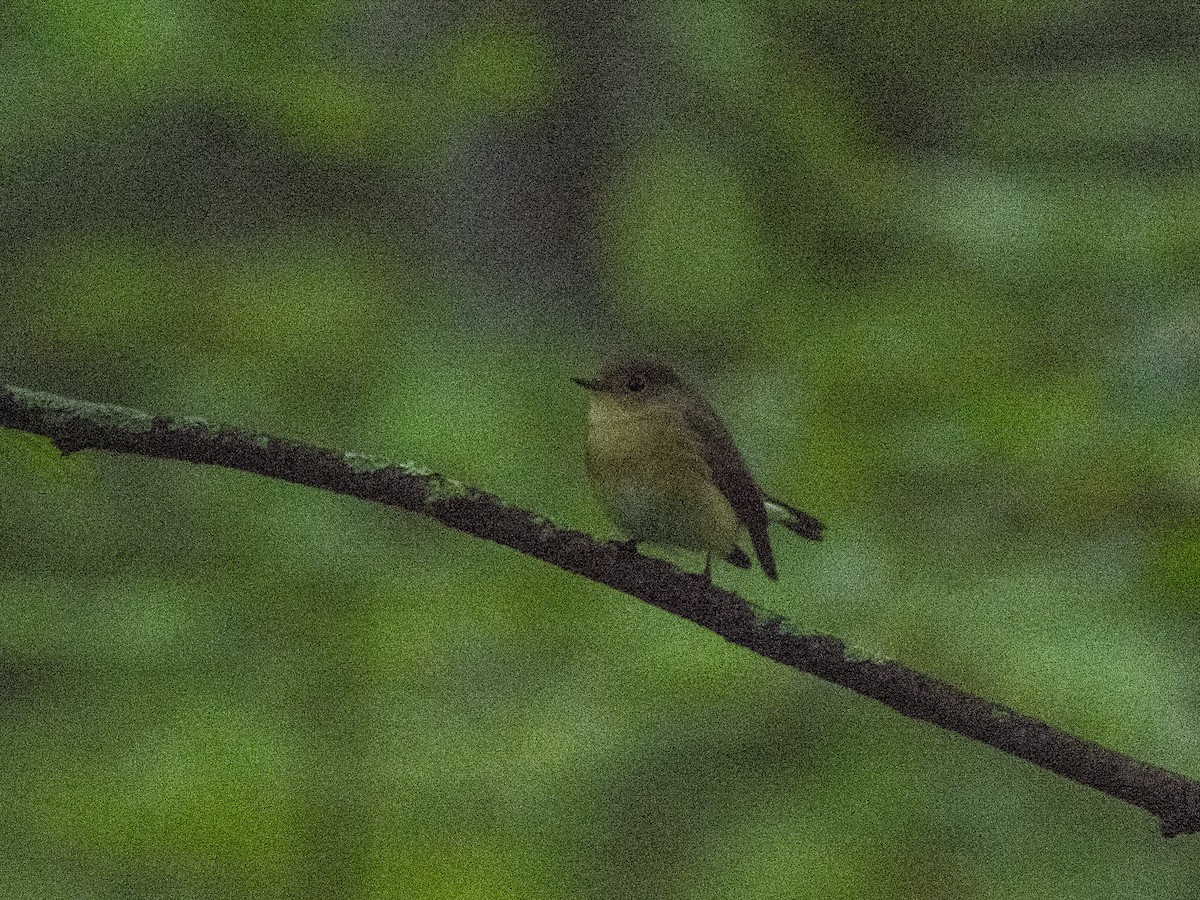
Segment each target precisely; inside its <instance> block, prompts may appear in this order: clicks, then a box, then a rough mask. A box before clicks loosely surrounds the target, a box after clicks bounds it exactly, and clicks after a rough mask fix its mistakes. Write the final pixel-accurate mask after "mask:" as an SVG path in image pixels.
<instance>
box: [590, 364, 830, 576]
mask: <svg viewBox="0 0 1200 900" xmlns="http://www.w3.org/2000/svg"><path fill="white" fill-rule="evenodd" d="M573 381H575V383H576V384H579V385H581V386H583V387H585V388H587V390H588V391H589V392H590V393H591V404H590V406H589V409H588V438H587V468H588V475H589V477H590V480H591V483H592V490H593V491H594V492H595V494H596V497H597V498H598V499H599V500H600V503H601V504H602V505H603V506H604V509H605V511H606V512H607V513H608V515H609V517H610V518H611V519H612V520H613V521H614V522H615V523H616V524H617V527H619V528H620V529H621V531H623V532H624V533H625V535H626V537H628V538H629V544H630V546H631V547H632V548H636V547H637V545H638V544H639V543H641V542H642V541H648V542H650V543H653V544H673V545H675V546H678V547H684V548H687V549H689V550H699V551H700V552H701V553H704V554H706V561H705V565H704V574H705V576H706V577H708V578H710V579H711V578H712V560H713V556H714V555H715V556H717V557H719V558H721V559H725V560H728V561H729V562H731V563H733V564H734V565H735V566H740V567H741V568H743V569H748V568H750V558H749V557H748V556H747V555H746V553H745V551H744V550H742V548H741V547H740V546H738V543H739V539H740V537H741V533H742V529H745V530H746V531H747V532H749V534H750V544H751V546H753V547H754V552H755V554H756V555H757V556H758V562H759V564H760V565H761V566H762V568H763V571H764V572H766V574H767V577H768V578H770V579H772V580H775V579H776V578H778V577H779V576H778V574H777V573H776V571H775V556H774V554H773V553H772V551H771V537H770V535H769V534H768V533H767V524H768V522H770V521H772V520H773V521H777V522H779V523H780V524H782V525H784V526H785V527H787V528H789V529H791V530H792V531H794V532H795V533H796V534H798V535H800V536H801V537H805V538H808V539H809V540H810V541H819V540H820V539H821V531H822V529H823V528H824V526H823V525H822V524H821V523H820V522H819V521H817V520H816V519H815V518H813V517H812V516H810V515H809V514H808V513H806V512H802V511H801V510H798V509H796V508H795V507H793V506H789V505H788V504H786V503H784V502H782V501H780V500H775V499H773V498H771V497H768V496H767V495H766V494H764V493H763V491H762V488H760V487H759V486H758V483H757V482H756V481H755V480H754V476H753V475H751V474H750V470H749V468H747V466H746V461H745V460H744V459H742V454H741V453H739V452H738V448H737V445H736V444H734V442H733V437H732V436H731V435H730V434H729V430H728V429H727V428H726V427H725V425H724V424H723V423H722V422H721V419H720V417H718V416H717V414H716V412H715V411H714V410H713V408H712V407H711V406H710V405H709V404H708V402H707V401H706V400H705V399H704V398H703V397H702V396H701V395H700V394H699V393H698V392H697V391H696V390H695V389H694V388H692V387H691V386H690V385H689V384H687V383H686V382H685V381H684V380H683V379H682V378H680V377H679V375H678V374H677V373H676V372H675V370H674V369H672V368H671V367H670V366H668V365H666V364H664V363H661V362H656V361H653V360H644V359H636V360H630V361H625V362H617V363H614V364H612V365H609V366H606V367H605V368H604V369H602V370H601V371H600V373H599V374H598V375H597V376H596V377H595V378H575V379H573Z"/></svg>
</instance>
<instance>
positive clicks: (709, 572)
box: [704, 550, 712, 583]
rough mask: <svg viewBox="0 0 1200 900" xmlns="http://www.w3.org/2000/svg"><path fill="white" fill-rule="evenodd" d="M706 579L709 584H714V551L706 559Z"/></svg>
mask: <svg viewBox="0 0 1200 900" xmlns="http://www.w3.org/2000/svg"><path fill="white" fill-rule="evenodd" d="M704 578H705V580H706V581H708V582H710V583H711V582H712V551H711V550H710V551H709V552H708V554H707V555H706V556H705V557H704Z"/></svg>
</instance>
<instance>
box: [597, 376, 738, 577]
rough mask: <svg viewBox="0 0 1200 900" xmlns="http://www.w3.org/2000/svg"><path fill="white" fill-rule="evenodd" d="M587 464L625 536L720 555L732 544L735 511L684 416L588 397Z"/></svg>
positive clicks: (735, 532) (601, 497)
mask: <svg viewBox="0 0 1200 900" xmlns="http://www.w3.org/2000/svg"><path fill="white" fill-rule="evenodd" d="M587 462H588V473H589V475H590V476H591V482H592V488H593V490H594V491H595V494H596V496H597V498H598V499H599V500H600V502H601V504H602V505H603V506H604V508H605V510H606V511H607V513H608V514H609V516H610V517H611V518H612V520H613V521H614V522H615V523H616V524H617V526H618V527H619V528H620V529H621V530H622V531H623V532H624V533H625V534H626V535H628V536H629V537H630V538H633V539H635V540H638V541H650V542H652V543H660V544H674V545H677V546H680V547H686V548H688V549H692V550H699V551H701V552H712V553H714V554H716V555H718V556H721V557H724V556H726V555H728V554H729V552H730V551H732V550H733V548H734V547H735V546H736V545H737V540H738V535H739V533H740V531H741V526H740V523H739V522H738V520H737V515H736V514H735V513H734V511H733V508H732V507H731V506H730V505H729V502H728V501H727V500H726V499H725V497H724V495H722V494H721V492H720V491H719V490H718V489H717V487H716V485H714V484H713V482H712V473H711V471H710V469H709V467H708V464H707V463H706V462H705V461H704V456H703V452H702V449H701V446H700V443H699V438H698V437H697V436H696V434H695V432H693V431H692V429H691V428H690V427H689V426H688V425H687V424H686V423H685V422H684V420H683V417H682V415H679V414H677V413H674V412H673V411H670V410H665V409H663V408H662V407H660V406H657V405H649V404H647V405H642V406H635V405H630V404H628V403H622V402H620V401H618V400H616V399H613V398H610V397H606V396H604V395H593V397H592V401H591V405H590V407H589V410H588V446H587Z"/></svg>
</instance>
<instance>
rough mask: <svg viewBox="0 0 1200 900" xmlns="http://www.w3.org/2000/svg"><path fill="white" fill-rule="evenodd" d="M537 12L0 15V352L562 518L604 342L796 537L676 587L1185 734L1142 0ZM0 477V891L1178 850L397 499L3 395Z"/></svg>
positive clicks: (1176, 751) (1152, 24)
mask: <svg viewBox="0 0 1200 900" xmlns="http://www.w3.org/2000/svg"><path fill="white" fill-rule="evenodd" d="M567 6H570V7H571V9H570V10H566V11H564V9H563V8H562V6H561V5H551V4H546V5H544V6H543V5H538V4H512V5H505V4H496V3H479V4H470V3H461V4H445V3H433V2H417V3H414V4H407V5H403V6H396V7H388V6H383V5H373V4H362V3H353V2H325V3H309V4H285V3H261V4H250V3H242V2H216V3H201V2H199V0H109V2H105V3H103V4H101V3H98V2H91V0H83V2H78V3H64V2H59V0H30V2H26V3H20V4H11V5H9V6H7V7H6V9H5V10H4V11H3V12H0V24H2V25H3V27H2V28H0V176H2V184H3V187H2V189H0V310H2V313H0V323H2V324H3V327H2V328H0V368H2V369H3V374H4V376H5V377H7V378H9V379H11V380H12V381H13V382H15V383H18V384H21V385H24V386H27V387H32V388H40V389H46V390H52V391H57V392H60V393H64V394H68V395H72V396H79V397H83V398H86V399H91V400H97V401H108V402H118V403H122V404H126V405H131V406H138V407H141V408H146V409H150V410H154V411H158V412H166V413H178V414H194V415H201V416H204V417H206V418H208V419H210V420H213V421H228V422H234V423H240V424H244V425H247V426H250V427H253V428H257V429H261V430H266V431H271V432H276V433H280V434H285V435H289V436H294V437H297V438H301V439H306V440H311V441H314V442H318V443H323V444H327V445H331V446H338V447H345V448H350V449H357V450H360V451H364V452H370V453H376V454H380V455H384V456H391V457H393V458H396V459H415V460H417V461H419V462H421V463H422V464H424V465H427V466H429V467H432V468H435V469H437V470H439V471H442V472H445V473H446V474H448V475H451V476H453V477H455V478H459V479H462V480H465V481H467V482H470V483H473V484H476V485H479V486H481V487H484V488H486V489H488V490H492V491H495V492H497V493H499V494H500V495H501V496H503V497H505V498H506V499H508V500H511V501H515V502H519V503H521V504H523V505H526V506H528V507H531V508H533V509H536V510H537V511H539V512H541V513H543V514H546V515H549V516H551V517H553V518H555V519H556V520H558V521H560V522H562V523H564V524H569V525H572V526H575V527H580V528H585V529H588V530H591V531H592V532H594V533H596V534H599V535H603V536H609V535H611V534H612V531H611V528H610V526H609V525H607V524H606V523H605V522H604V521H603V520H602V519H601V517H600V516H599V514H598V512H597V511H596V509H595V507H594V506H593V504H592V502H591V500H590V498H589V497H588V496H587V492H586V489H585V487H584V481H583V473H582V467H581V462H580V446H581V442H582V439H583V428H584V420H583V409H584V398H583V397H582V396H581V395H580V393H579V392H578V390H577V389H576V388H575V387H574V386H573V385H572V384H571V383H570V382H569V381H568V380H567V378H568V376H570V375H572V374H579V373H581V372H584V371H586V370H588V369H590V368H591V367H592V366H593V365H595V363H596V362H597V361H598V360H599V359H601V358H602V357H603V356H604V355H605V354H606V353H608V352H610V351H611V350H613V349H614V348H615V347H618V346H633V347H639V348H648V349H654V350H656V351H658V352H659V353H661V354H664V355H667V356H669V357H672V358H674V359H675V360H676V361H677V362H678V363H679V364H680V365H682V366H683V367H685V368H686V369H687V370H688V371H690V372H691V373H693V375H695V376H696V377H698V378H699V379H700V380H702V381H703V382H704V383H705V384H706V385H707V386H708V388H709V391H710V393H711V395H712V397H713V399H714V400H715V402H716V403H717V405H718V406H719V407H720V408H722V409H723V410H724V411H725V412H726V414H727V417H728V419H729V420H730V424H731V426H732V427H733V429H734V431H735V433H736V434H738V435H739V438H740V440H741V443H742V445H743V449H744V450H745V452H746V454H747V456H748V457H749V458H750V459H751V460H752V462H753V464H754V466H755V467H756V470H757V472H758V473H759V475H760V477H761V479H762V480H763V482H764V483H765V484H767V485H769V486H770V488H771V489H772V490H774V491H776V492H778V493H780V494H781V495H783V496H786V497H788V498H791V499H792V500H793V501H795V502H796V503H798V504H801V505H803V506H805V507H806V508H808V509H810V510H811V511H813V512H814V513H816V514H818V515H820V516H821V517H822V518H823V519H825V520H826V521H827V523H828V525H829V532H828V539H827V541H826V542H825V543H824V544H822V545H810V546H799V545H798V544H796V543H792V542H789V541H788V539H787V536H786V535H783V534H781V535H779V536H778V537H777V540H776V543H777V555H778V556H779V557H780V568H781V570H782V573H783V575H782V579H781V581H780V582H779V583H778V584H769V583H767V582H766V581H765V579H763V578H762V577H761V575H760V574H758V573H742V572H739V571H734V570H732V569H731V568H729V567H725V568H723V569H722V570H721V571H720V572H719V574H718V579H719V580H720V581H721V583H723V584H725V585H728V586H730V587H732V588H734V589H736V590H739V591H741V592H744V593H745V594H746V595H747V596H749V597H750V598H751V599H753V600H755V601H757V602H761V603H765V604H767V605H769V606H772V607H774V608H776V609H779V610H780V611H781V612H784V613H785V614H787V615H788V616H789V617H791V618H792V619H794V621H795V622H796V623H797V625H798V626H799V627H802V628H805V629H815V630H826V631H831V632H833V633H835V634H838V635H839V636H842V637H844V638H846V639H847V640H849V641H850V642H851V643H853V644H854V645H856V646H857V647H859V648H862V649H864V650H866V651H868V652H872V653H879V654H884V655H888V656H895V657H898V658H900V659H901V660H903V661H904V662H906V663H907V664H909V665H912V666H914V667H916V668H918V669H921V670H923V671H927V672H930V673H932V674H936V675H938V676H941V677H944V678H947V679H949V680H951V681H953V682H955V683H956V684H960V685H962V686H964V687H966V688H968V689H970V690H973V691H976V692H979V693H981V694H983V695H985V696H987V697H989V698H991V699H995V700H998V701H1001V702H1003V703H1007V704H1010V705H1013V706H1015V707H1017V708H1019V709H1021V710H1023V711H1026V712H1029V713H1031V714H1034V715H1037V716H1041V717H1044V718H1046V719H1048V720H1049V721H1051V722H1054V723H1056V724H1058V725H1060V726H1063V727H1066V728H1068V729H1071V730H1074V731H1076V732H1078V733H1080V734H1082V735H1084V736H1086V737H1089V738H1092V739H1095V740H1099V741H1102V742H1104V743H1107V744H1109V745H1111V746H1114V747H1116V748H1119V749H1121V750H1123V751H1126V752H1129V753H1132V754H1134V755H1137V756H1139V757H1142V758H1144V759H1147V760H1150V761H1152V762H1155V763H1158V764H1160V765H1164V766H1168V767H1171V768H1175V769H1177V770H1180V771H1182V772H1185V773H1188V774H1190V775H1192V776H1193V777H1195V776H1198V775H1200V740H1198V739H1197V735H1198V734H1200V700H1198V699H1197V697H1198V690H1200V677H1198V676H1197V672H1198V671H1200V669H1198V667H1197V658H1198V655H1200V641H1198V638H1197V635H1198V633H1200V632H1198V627H1200V606H1198V605H1197V599H1196V597H1197V585H1198V584H1200V524H1197V523H1198V522H1200V444H1198V442H1197V433H1196V413H1195V411H1196V409H1197V404H1198V402H1200V322H1198V318H1197V308H1198V307H1197V297H1196V282H1197V279H1196V275H1197V269H1198V267H1200V238H1198V234H1200V177H1198V175H1197V160H1198V159H1200V113H1198V111H1197V107H1196V104H1195V97H1196V95H1197V91H1198V90H1200V13H1197V11H1196V7H1195V5H1194V4H1190V3H1187V4H1185V3H1169V2H1164V3H1151V4H1145V3H1142V4H1134V3H1131V2H1130V3H1100V2H1095V3H1082V4H1080V3H1062V2H1056V0H1041V2H1032V3H1020V4H1016V3H1007V2H982V0H974V2H966V3H948V2H936V0H930V2H921V3H913V4H875V3H869V4H860V3H850V2H819V0H812V2H797V3H793V4H765V3H749V4H702V3H695V2H666V3H661V4H646V3H633V2H631V3H608V2H592V3H580V4H578V5H577V6H575V5H570V4H568V5H567ZM564 123H565V124H564ZM0 486H2V489H3V493H2V495H0V500H2V502H0V540H2V544H0V546H2V547H3V550H4V552H3V556H2V557H0V616H2V619H0V620H2V622H3V625H2V626H0V759H2V760H3V764H2V765H0V796H2V800H3V802H2V803H0V894H3V896H6V897H21V898H59V897H61V898H81V897H95V898H109V897H114V898H115V897H147V898H149V897H156V898H157V897H180V898H183V897H223V898H231V897H281V898H282V897H296V896H312V897H349V898H359V897H362V898H384V897H411V898H425V897H428V898H443V897H455V898H473V897H479V898H493V897H514V898H517V897H519V898H527V897H688V898H706V897H712V898H717V897H721V898H726V897H754V898H773V897H778V898H784V897H788V898H790V897H871V898H875V897H922V898H926V897H948V898H949V897H955V898H957V897H987V898H1009V897H1013V898H1016V897H1020V898H1029V897H1089V898H1092V897H1136V898H1156V897H1162V898H1178V897H1183V896H1190V895H1193V894H1194V892H1195V885H1196V883H1197V882H1198V881H1200V850H1198V844H1197V840H1196V838H1195V837H1185V838H1179V839H1176V840H1174V841H1172V842H1169V843H1168V842H1164V841H1163V840H1162V839H1161V838H1160V837H1159V836H1158V834H1157V832H1156V830H1155V827H1154V823H1153V822H1152V820H1150V819H1149V818H1148V817H1146V816H1145V815H1143V814H1141V813H1140V812H1138V811H1136V810H1133V809H1131V808H1127V807H1125V806H1123V805H1121V804H1119V803H1116V802H1115V801H1110V800H1108V799H1106V798H1104V797H1102V796H1100V795H1097V794H1093V793H1091V792H1088V791H1086V790H1084V789H1082V788H1079V787H1077V786H1074V785H1071V784H1068V783H1066V782H1064V781H1062V780H1061V779H1057V778H1054V777H1052V776H1049V775H1047V774H1045V773H1043V772H1041V771H1039V770H1035V769H1033V768H1032V767H1030V766H1027V765H1025V764H1023V763H1019V762H1016V761H1014V760H1011V759H1009V758H1007V757H1005V756H1003V755H1001V754H999V753H997V752H994V751H992V750H990V749H987V748H984V747H980V746H975V745H972V744H970V743H968V742H966V741H964V740H962V739H959V738H957V737H954V736H951V735H948V734H946V733H943V732H940V731H938V730H936V729H933V728H931V727H927V726H924V725H920V724H916V723H913V722H909V721H907V720H905V719H903V718H901V717H899V716H897V715H895V714H894V713H891V712H889V711H887V710H884V709H882V708H880V707H878V706H876V705H874V704H872V703H870V702H867V701H864V700H862V699H861V698H858V697H856V696H853V695H850V694H849V693H847V692H845V691H842V690H840V689H836V688H833V687H830V686H828V685H825V684H823V683H820V682H817V681H816V680H814V679H810V678H806V677H801V676H797V675H795V674H794V673H791V672H789V671H785V670H783V669H781V668H779V667H776V666H773V665H771V664H769V663H767V662H765V661H763V660H761V659H758V658H755V657H753V656H751V655H750V654H748V653H746V652H744V651H741V650H739V649H735V648H733V647H730V646H728V645H726V644H724V643H723V642H721V641H720V640H719V639H717V638H715V637H713V636H711V635H708V634H706V633H702V632H700V631H699V630H698V629H696V628H694V627H691V626H688V625H686V624H684V623H681V622H677V621H674V620H672V619H670V618H668V617H666V616H665V615H663V614H661V613H659V612H657V611H655V610H653V609H651V608H648V607H645V606H643V605H641V604H639V603H636V602H634V601H631V600H628V599H627V598H624V597H621V596H618V595H615V594H613V593H612V592H611V591H608V590H605V589H601V588H599V587H597V586H595V585H591V584H588V583H585V582H582V581H580V580H579V579H577V578H573V577H570V576H568V575H566V574H564V573H561V572H558V571H556V570H553V569H551V568H549V567H547V566H545V565H542V564H539V563H536V562H534V561H532V560H529V559H526V558H523V557H520V556H518V555H516V554H513V553H511V552H508V551H505V550H503V549H500V548H497V547H493V546H488V545H484V544H482V543H480V542H477V541H473V540H470V539H467V538H464V537H462V536H460V535H456V534H453V533H448V532H447V531H445V530H442V529H440V528H438V527H436V526H434V525H432V524H430V523H428V522H424V521H415V520H412V519H410V518H409V517H406V516H403V515H398V514H396V513H393V512H388V511H384V510H380V509H375V508H371V507H370V506H368V505H366V504H363V503H357V502H352V501H349V500H346V499H344V498H338V497H333V496H324V495H321V494H317V493H315V492H313V491H309V490H305V489H301V488H298V487H294V486H291V485H286V484H278V483H273V482H270V481H267V480H264V479H260V478H253V477H249V476H242V475H238V474H234V473H230V472H225V471H218V470H209V469H204V468H199V467H194V466H185V465H175V464H166V463H160V462H151V461H145V460H139V459H125V458H113V457H104V456H94V457H93V456H90V455H83V456H81V457H80V458H75V457H72V458H70V459H67V460H61V459H60V458H59V457H58V456H57V454H56V453H55V452H54V451H53V450H52V448H49V447H48V446H47V445H45V444H44V443H41V442H38V441H36V440H34V439H32V438H29V437H28V436H22V435H17V434H14V433H11V432H8V433H4V434H3V435H2V443H0ZM675 558H676V559H678V560H679V562H680V563H681V564H682V565H685V566H689V567H692V568H696V567H698V566H699V562H698V561H697V560H695V559H691V558H688V557H687V556H686V555H678V556H676V557H675ZM1189 885H1191V887H1189Z"/></svg>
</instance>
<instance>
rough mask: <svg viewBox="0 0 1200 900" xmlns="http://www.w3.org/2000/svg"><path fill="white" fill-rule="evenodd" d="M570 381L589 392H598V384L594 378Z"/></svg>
mask: <svg viewBox="0 0 1200 900" xmlns="http://www.w3.org/2000/svg"><path fill="white" fill-rule="evenodd" d="M571 380H572V381H573V382H575V383H576V384H577V385H579V386H580V387H581V388H585V389H587V390H589V391H598V390H600V382H598V381H597V380H596V379H595V378H572V379H571Z"/></svg>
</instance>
